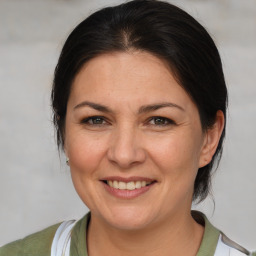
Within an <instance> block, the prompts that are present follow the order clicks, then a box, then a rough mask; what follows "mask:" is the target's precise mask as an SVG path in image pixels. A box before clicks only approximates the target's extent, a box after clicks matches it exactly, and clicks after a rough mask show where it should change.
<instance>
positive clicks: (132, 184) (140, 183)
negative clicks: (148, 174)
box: [107, 180, 152, 190]
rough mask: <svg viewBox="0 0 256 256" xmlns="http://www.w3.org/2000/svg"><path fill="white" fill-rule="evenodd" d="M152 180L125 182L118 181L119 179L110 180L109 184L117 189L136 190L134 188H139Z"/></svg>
mask: <svg viewBox="0 0 256 256" xmlns="http://www.w3.org/2000/svg"><path fill="white" fill-rule="evenodd" d="M151 183H152V182H150V181H130V182H123V181H117V180H114V181H112V180H108V181H107V184H108V185H109V186H110V187H112V188H116V189H121V190H125V189H127V190H134V189H139V188H143V187H145V186H146V185H149V184H151Z"/></svg>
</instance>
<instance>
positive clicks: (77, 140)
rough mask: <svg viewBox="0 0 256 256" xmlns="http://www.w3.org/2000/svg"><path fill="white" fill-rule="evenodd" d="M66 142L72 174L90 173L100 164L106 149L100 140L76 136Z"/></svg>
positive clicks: (92, 137)
mask: <svg viewBox="0 0 256 256" xmlns="http://www.w3.org/2000/svg"><path fill="white" fill-rule="evenodd" d="M67 141H68V143H67V152H68V156H69V159H70V164H71V167H72V168H71V171H72V172H73V170H74V171H75V172H78V173H91V172H93V171H94V170H95V169H96V168H97V166H98V165H99V164H100V163H101V161H102V158H103V155H104V153H105V151H106V147H105V143H103V142H102V140H101V139H100V138H97V137H95V136H85V135H83V134H81V135H79V134H77V136H72V137H70V139H68V140H67Z"/></svg>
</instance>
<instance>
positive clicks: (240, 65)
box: [0, 0, 256, 249]
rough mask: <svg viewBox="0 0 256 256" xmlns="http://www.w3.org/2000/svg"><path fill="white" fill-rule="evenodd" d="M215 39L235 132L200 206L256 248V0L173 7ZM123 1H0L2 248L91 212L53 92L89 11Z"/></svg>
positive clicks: (192, 1) (200, 0)
mask: <svg viewBox="0 0 256 256" xmlns="http://www.w3.org/2000/svg"><path fill="white" fill-rule="evenodd" d="M170 2H172V3H176V4H178V5H179V6H180V7H182V8H184V9H185V10H187V11H188V12H189V13H190V14H192V15H193V16H194V17H196V18H197V19H198V20H199V21H200V22H201V23H202V24H204V25H205V26H206V28H207V29H208V30H209V31H210V34H211V35H212V36H213V38H214V39H215V42H216V44H217V46H218V47H219V50H220V53H221V55H222V59H223V65H224V71H225V75H226V80H227V84H228V88H229V96H230V107H229V114H228V131H227V138H226V143H225V150H224V155H223V159H222V162H221V165H220V167H219V169H218V172H217V173H216V175H215V178H214V184H213V185H214V186H213V194H214V198H215V210H214V204H213V201H212V199H211V198H209V199H207V200H206V201H205V202H204V203H202V204H201V205H199V206H196V207H195V208H198V209H201V210H202V211H204V212H205V213H206V214H207V215H208V217H209V218H210V220H211V221H212V222H213V223H214V224H215V225H216V226H217V227H219V228H220V229H222V230H223V231H225V233H226V234H227V235H228V236H230V237H232V238H233V239H234V240H236V241H238V242H239V243H241V244H242V245H244V246H245V247H247V248H248V249H256V181H255V180H256V168H255V159H256V85H255V83H256V0H212V1H211V0H208V1H207V0H180V1H179V0H173V1H170ZM113 3H121V1H120V0H119V1H117V0H113V1H112V0H69V1H68V0H66V1H65V0H33V1H29V0H0V170H1V171H0V202H1V209H0V230H1V232H0V245H2V244H4V243H7V242H9V241H12V240H14V239H18V238H21V237H23V236H25V235H28V234H30V233H32V232H35V231H38V230H40V229H42V228H45V227H47V226H48V225H51V224H54V223H57V222H59V221H62V220H65V219H74V218H80V217H82V216H83V215H84V214H85V213H86V212H87V208H86V207H85V206H84V205H83V204H82V202H80V199H79V198H78V196H77V195H76V192H75V191H74V189H73V186H72V183H71V180H70V175H69V170H68V168H67V167H66V166H65V161H64V158H63V156H61V157H60V158H59V155H58V151H57V149H56V146H55V142H54V132H53V126H52V123H51V111H50V102H49V97H50V88H51V80H52V77H53V70H54V66H55V64H56V61H57V58H58V55H59V52H60V49H61V46H62V44H63V43H64V40H65V38H66V37H67V35H68V34H69V32H71V30H72V28H73V27H74V26H75V25H76V24H77V23H78V22H79V21H81V20H82V19H83V18H84V17H85V16H87V15H88V14H89V13H92V12H93V11H94V10H96V9H98V8H100V7H103V6H107V5H109V4H113Z"/></svg>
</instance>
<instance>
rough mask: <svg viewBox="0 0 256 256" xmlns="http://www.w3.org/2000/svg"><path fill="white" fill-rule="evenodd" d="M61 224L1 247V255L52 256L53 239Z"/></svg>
mask: <svg viewBox="0 0 256 256" xmlns="http://www.w3.org/2000/svg"><path fill="white" fill-rule="evenodd" d="M59 225H60V224H56V225H54V226H51V227H48V228H46V229H44V230H42V231H40V232H37V233H34V234H32V235H29V236H27V237H25V238H24V239H20V240H17V241H14V242H12V243H9V244H7V245H4V246H3V247H0V256H7V255H8V256H47V255H49V256H50V252H51V245H52V240H53V237H54V235H55V232H56V230H57V228H58V227H59Z"/></svg>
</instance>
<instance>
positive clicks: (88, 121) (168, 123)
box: [81, 116, 176, 127]
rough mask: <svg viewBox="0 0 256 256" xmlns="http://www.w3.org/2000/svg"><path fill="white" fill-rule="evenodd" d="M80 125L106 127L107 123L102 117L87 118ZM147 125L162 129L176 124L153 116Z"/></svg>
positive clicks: (164, 118)
mask: <svg viewBox="0 0 256 256" xmlns="http://www.w3.org/2000/svg"><path fill="white" fill-rule="evenodd" d="M97 120H98V121H101V123H93V122H94V121H97ZM151 121H154V124H151V123H150V122H151ZM156 121H162V122H163V123H161V124H156V123H155V122H156ZM81 123H82V124H87V125H90V126H103V125H107V124H108V123H109V122H108V121H107V120H106V118H105V117H104V116H89V117H87V118H85V119H83V120H82V121H81ZM146 123H147V124H149V125H153V126H158V127H163V126H169V125H175V124H176V123H175V122H174V121H173V120H171V119H169V118H166V117H162V116H153V117H150V118H149V119H148V120H147V121H146Z"/></svg>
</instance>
